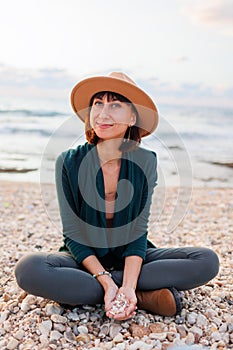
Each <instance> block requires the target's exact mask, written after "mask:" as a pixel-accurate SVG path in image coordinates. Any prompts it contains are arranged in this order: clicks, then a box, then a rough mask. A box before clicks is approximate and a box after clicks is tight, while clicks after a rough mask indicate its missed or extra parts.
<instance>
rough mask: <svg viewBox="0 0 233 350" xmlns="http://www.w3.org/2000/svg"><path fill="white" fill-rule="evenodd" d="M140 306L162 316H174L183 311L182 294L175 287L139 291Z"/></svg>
mask: <svg viewBox="0 0 233 350" xmlns="http://www.w3.org/2000/svg"><path fill="white" fill-rule="evenodd" d="M136 295H137V298H138V307H139V308H140V309H144V310H147V311H150V312H153V313H154V314H157V315H161V316H174V315H176V314H177V313H179V312H180V311H181V302H180V296H179V294H178V292H177V290H176V289H175V288H163V289H157V290H152V291H137V293H136Z"/></svg>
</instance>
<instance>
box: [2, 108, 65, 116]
mask: <svg viewBox="0 0 233 350" xmlns="http://www.w3.org/2000/svg"><path fill="white" fill-rule="evenodd" d="M1 114H3V115H6V114H10V115H23V116H28V117H59V116H60V117H62V116H66V115H67V114H66V113H63V112H58V111H49V110H31V109H0V115H1Z"/></svg>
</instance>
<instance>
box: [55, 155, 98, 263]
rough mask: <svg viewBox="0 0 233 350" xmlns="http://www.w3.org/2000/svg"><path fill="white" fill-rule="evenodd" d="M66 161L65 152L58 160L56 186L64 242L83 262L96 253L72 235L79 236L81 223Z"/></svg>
mask: <svg viewBox="0 0 233 350" xmlns="http://www.w3.org/2000/svg"><path fill="white" fill-rule="evenodd" d="M64 161H65V154H61V155H60V156H59V157H58V158H57V161H56V188H57V197H58V203H59V209H60V216H61V221H62V226H63V236H64V243H65V246H66V247H67V248H68V250H69V251H70V253H71V255H72V256H73V257H74V259H75V260H76V261H77V262H78V263H81V262H82V260H83V259H85V258H86V257H87V256H89V255H96V254H95V251H94V249H93V248H91V247H88V246H86V245H84V244H81V243H79V242H77V241H76V240H73V239H72V238H71V237H72V236H77V231H78V230H80V225H79V220H78V216H77V213H76V212H77V209H76V205H75V200H74V197H73V193H72V190H71V186H70V183H69V178H68V174H67V169H66V166H65V163H64Z"/></svg>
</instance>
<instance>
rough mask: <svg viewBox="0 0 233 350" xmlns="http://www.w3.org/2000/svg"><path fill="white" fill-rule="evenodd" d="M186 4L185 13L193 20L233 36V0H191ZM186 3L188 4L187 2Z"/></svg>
mask: <svg viewBox="0 0 233 350" xmlns="http://www.w3.org/2000/svg"><path fill="white" fill-rule="evenodd" d="M187 3H188V5H184V7H183V13H184V14H186V15H187V16H188V17H189V18H191V19H192V20H194V21H196V22H199V23H201V24H204V25H207V26H209V27H212V28H214V29H216V30H218V31H219V32H220V33H222V34H224V35H227V36H233V2H232V0H215V1H214V0H212V1H210V0H206V1H200V0H196V1H195V2H194V1H193V0H192V1H189V2H187ZM187 3H186V4H187Z"/></svg>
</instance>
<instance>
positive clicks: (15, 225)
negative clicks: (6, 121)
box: [0, 180, 233, 350]
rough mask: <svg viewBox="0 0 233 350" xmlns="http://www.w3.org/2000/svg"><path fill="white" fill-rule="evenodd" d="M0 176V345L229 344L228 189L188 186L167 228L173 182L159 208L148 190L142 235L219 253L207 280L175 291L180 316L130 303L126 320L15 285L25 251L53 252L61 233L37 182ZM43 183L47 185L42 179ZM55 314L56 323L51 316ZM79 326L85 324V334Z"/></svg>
mask: <svg viewBox="0 0 233 350" xmlns="http://www.w3.org/2000/svg"><path fill="white" fill-rule="evenodd" d="M0 183H1V186H0V199H1V202H0V203H1V205H0V223H1V238H0V242H1V245H0V263H1V267H2V272H1V273H0V280H1V287H0V348H1V349H3V350H6V349H18V350H24V349H33V350H42V349H43V350H44V349H47V348H48V349H49V348H56V349H58V350H62V349H64V348H68V349H76V348H77V349H83V350H84V349H90V348H93V347H95V348H96V350H107V349H110V348H113V347H114V346H116V345H117V344H122V345H121V348H122V349H123V348H124V349H125V350H131V349H134V347H135V349H136V345H137V344H139V343H137V342H140V346H141V348H142V349H144V348H145V349H147V348H149V347H148V346H150V348H151V349H152V347H154V348H156V349H160V350H165V349H167V347H168V346H171V345H174V346H175V345H177V346H178V345H180V346H182V345H194V344H199V345H201V346H207V347H208V348H210V349H217V348H218V349H222V350H223V349H224V350H225V349H230V348H233V311H232V305H233V292H232V285H233V276H232V268H233V260H232V248H231V247H232V236H233V210H232V209H233V188H203V187H201V188H193V191H192V196H191V200H190V203H189V204H188V206H187V208H186V214H185V216H184V218H183V220H182V221H181V222H180V223H179V224H178V225H177V226H176V227H175V229H174V230H173V231H172V232H168V226H169V221H170V216H171V213H172V211H173V208H174V206H175V205H176V201H177V195H176V193H177V188H175V187H173V188H172V187H170V188H166V190H167V193H166V200H165V203H164V205H163V208H162V209H163V210H162V212H160V213H159V210H158V209H159V208H157V206H156V205H157V204H156V203H157V202H158V201H159V198H160V197H159V195H158V196H157V197H156V196H154V197H153V203H152V214H151V217H150V222H149V239H150V240H152V241H153V242H154V243H155V244H156V245H157V246H161V247H171V246H188V245H193V246H199V245H201V246H205V247H209V248H212V249H213V250H215V251H216V253H217V254H218V256H219V258H220V271H219V274H218V275H217V276H216V277H215V278H214V279H213V280H212V281H210V282H209V283H207V285H205V286H202V287H199V288H196V289H194V290H191V291H185V292H182V298H183V310H182V313H181V315H178V316H176V317H165V318H164V317H160V316H157V315H152V314H149V313H146V312H144V311H143V310H138V311H137V313H136V315H135V317H134V318H133V319H131V320H128V321H124V322H112V321H110V320H109V319H108V318H106V316H105V315H104V310H103V307H102V306H100V305H99V306H96V307H95V306H84V307H80V308H76V309H74V310H70V309H66V308H64V307H61V306H60V305H58V304H56V303H54V302H53V301H51V300H45V299H43V298H39V297H34V296H32V295H30V294H29V295H27V294H26V293H24V292H23V291H22V290H21V289H20V288H19V287H18V286H17V284H16V281H15V277H14V273H13V270H14V266H15V264H16V262H17V261H18V260H19V259H20V258H21V257H22V256H23V255H24V254H27V253H30V252H39V251H45V252H53V251H57V250H58V248H59V247H60V245H61V243H62V235H61V233H60V232H59V231H58V229H57V227H56V225H54V223H53V222H52V221H51V219H50V217H48V214H47V212H46V208H45V205H44V203H43V202H42V200H41V191H40V183H27V182H12V181H2V180H1V181H0ZM50 188H54V186H52V187H51V186H46V189H50ZM48 192H49V190H48ZM158 192H159V191H158ZM48 194H49V193H48ZM48 200H49V196H48ZM160 209H161V208H160ZM54 314H56V317H55V316H54ZM61 316H62V317H63V318H61V320H62V322H63V323H62V324H61V323H59V322H57V321H56V319H58V318H59V317H61ZM48 325H49V326H48ZM46 326H48V328H46ZM79 327H86V328H85V332H86V331H87V333H86V335H85V337H84V336H83V335H82V334H81V333H79V331H78V329H79ZM110 329H111V331H110ZM55 330H56V332H57V333H56V332H55V333H54V331H55ZM148 330H149V332H148ZM101 332H102V334H101ZM143 346H144V348H143Z"/></svg>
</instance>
